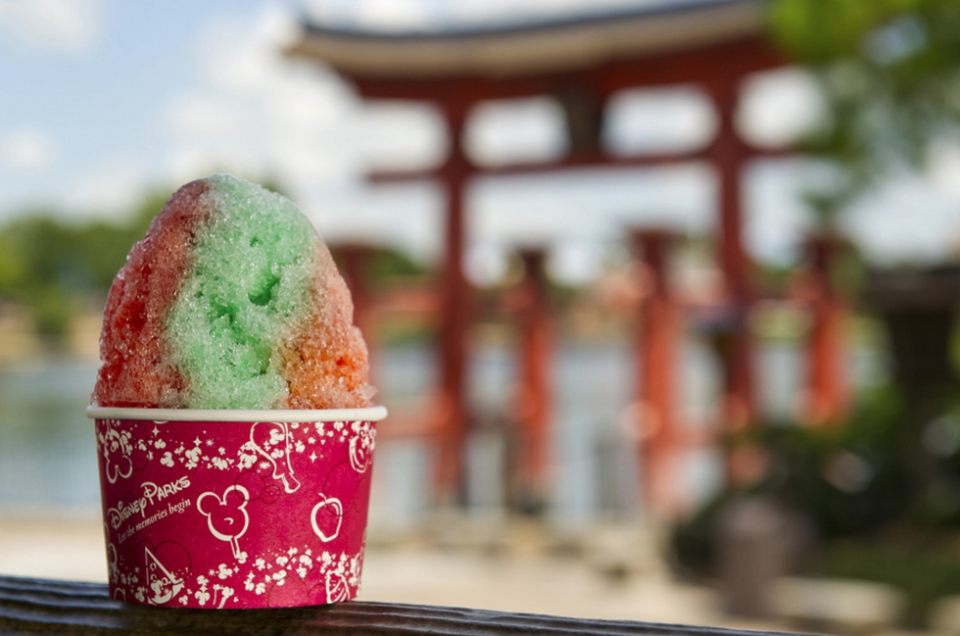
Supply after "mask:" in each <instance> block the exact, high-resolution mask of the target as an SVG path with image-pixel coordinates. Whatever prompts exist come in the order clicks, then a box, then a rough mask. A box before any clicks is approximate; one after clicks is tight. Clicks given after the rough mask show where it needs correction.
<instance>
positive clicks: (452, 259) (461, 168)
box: [436, 103, 472, 505]
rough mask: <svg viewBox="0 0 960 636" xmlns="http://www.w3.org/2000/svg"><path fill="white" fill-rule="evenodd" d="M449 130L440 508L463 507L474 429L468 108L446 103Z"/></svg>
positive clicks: (444, 175) (445, 169)
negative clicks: (467, 270)
mask: <svg viewBox="0 0 960 636" xmlns="http://www.w3.org/2000/svg"><path fill="white" fill-rule="evenodd" d="M444 106H445V109H444V114H445V116H446V118H447V123H448V125H449V127H450V154H449V156H448V158H447V161H446V163H445V164H444V165H443V167H442V168H441V169H440V176H441V178H442V179H443V183H444V185H445V186H446V189H447V210H446V227H445V228H444V244H445V245H444V247H445V248H446V254H445V261H444V267H443V282H442V285H443V300H442V317H441V327H440V331H441V333H440V404H439V405H438V414H439V422H438V425H439V427H438V439H437V454H438V457H437V465H436V471H437V473H436V487H437V493H436V495H437V500H438V503H439V504H441V505H455V504H460V503H463V500H464V496H465V488H464V486H465V466H464V450H465V445H466V440H467V431H468V428H469V414H468V412H467V399H466V365H467V328H468V325H469V320H470V308H469V304H470V290H469V289H468V287H467V280H466V278H465V277H464V274H463V253H464V248H465V245H464V244H465V237H466V228H465V225H464V213H465V210H464V198H465V194H466V185H467V181H468V180H469V177H470V173H471V171H472V167H471V165H470V163H469V161H468V160H467V157H466V155H465V154H464V151H463V143H462V137H463V126H464V122H465V120H466V115H467V110H468V107H467V105H466V104H463V105H460V104H450V103H446V104H444Z"/></svg>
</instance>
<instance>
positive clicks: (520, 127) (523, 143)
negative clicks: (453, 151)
mask: <svg viewBox="0 0 960 636" xmlns="http://www.w3.org/2000/svg"><path fill="white" fill-rule="evenodd" d="M464 143H465V145H466V148H467V152H468V154H469V155H470V156H471V157H472V158H473V159H475V160H477V161H478V162H480V163H487V164H508V163H516V162H526V161H548V160H553V159H559V158H560V157H561V156H562V155H563V154H564V152H565V151H566V147H567V132H566V127H565V125H564V120H563V111H561V109H560V106H559V105H558V104H557V103H556V101H554V100H553V99H550V98H548V97H540V98H534V99H522V100H508V101H506V100H505V101H496V102H486V103H482V104H480V105H478V106H477V107H476V108H475V109H474V110H473V112H472V113H471V117H470V120H469V122H468V125H467V129H466V131H465V140H464Z"/></svg>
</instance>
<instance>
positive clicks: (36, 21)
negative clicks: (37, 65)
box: [0, 0, 105, 53]
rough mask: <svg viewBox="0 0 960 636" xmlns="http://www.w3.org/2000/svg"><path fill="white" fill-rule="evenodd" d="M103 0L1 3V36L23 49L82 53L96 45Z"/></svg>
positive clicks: (44, 0)
mask: <svg viewBox="0 0 960 636" xmlns="http://www.w3.org/2000/svg"><path fill="white" fill-rule="evenodd" d="M104 13H105V6H104V2H103V0H2V1H0V33H3V34H4V35H6V36H7V37H8V38H9V39H10V40H12V41H14V42H17V43H18V44H20V45H21V46H26V47H29V48H33V49H39V50H42V51H54V52H60V53H83V52H85V51H88V50H89V49H90V48H91V47H92V46H93V45H94V44H95V43H96V41H97V38H98V37H99V36H100V32H101V29H102V23H103V18H104Z"/></svg>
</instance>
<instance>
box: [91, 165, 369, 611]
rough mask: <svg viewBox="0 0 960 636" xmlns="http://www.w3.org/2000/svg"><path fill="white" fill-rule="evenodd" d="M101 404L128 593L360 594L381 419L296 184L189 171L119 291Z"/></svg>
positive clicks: (104, 482)
mask: <svg viewBox="0 0 960 636" xmlns="http://www.w3.org/2000/svg"><path fill="white" fill-rule="evenodd" d="M100 357H101V362H102V364H101V367H100V370H99V373H98V376H97V383H96V387H95V388H94V391H93V396H92V401H93V404H92V405H91V406H90V407H88V408H87V416H88V417H90V418H91V419H93V420H95V422H94V426H95V432H96V438H97V460H98V468H99V473H100V492H101V505H102V509H103V519H104V539H105V544H106V556H107V573H108V580H109V586H110V594H111V596H112V597H113V598H115V599H118V600H121V601H125V602H128V603H137V604H142V605H155V606H163V607H181V608H187V609H257V608H266V607H299V606H304V605H319V604H327V603H338V602H342V601H347V600H350V599H352V598H354V597H355V596H356V595H357V593H358V590H359V586H360V576H361V571H362V568H363V557H364V541H365V537H366V528H367V509H368V503H369V497H370V483H371V474H372V472H373V453H374V448H375V446H376V434H377V422H379V421H381V420H383V419H384V418H385V417H386V415H387V411H386V409H385V408H383V407H382V406H372V405H371V403H370V400H371V398H372V396H373V394H374V389H373V388H372V387H371V386H370V385H369V383H368V371H367V367H368V363H367V349H366V345H365V344H364V342H363V338H362V337H361V335H360V332H359V330H358V329H357V328H356V327H355V326H354V325H353V303H352V302H351V300H350V293H349V291H348V290H347V287H346V285H345V284H344V281H343V279H342V278H341V277H340V275H339V273H338V272H337V268H336V265H335V264H334V262H333V259H332V258H331V256H330V252H329V250H328V249H327V246H326V245H325V244H324V242H323V240H322V239H321V238H320V235H319V234H318V233H317V232H316V230H315V229H314V228H313V226H312V225H311V224H310V222H309V221H308V220H307V218H306V216H304V214H303V213H302V212H301V211H300V209H299V208H297V206H296V205H294V204H293V203H291V202H290V201H289V200H287V199H285V198H284V197H282V196H280V195H278V194H275V193H273V192H269V191H268V190H265V189H264V188H261V187H260V186H258V185H255V184H252V183H248V182H246V181H243V180H241V179H237V178H235V177H231V176H228V175H215V176H212V177H209V178H207V179H201V180H199V181H194V182H192V183H188V184H187V185H185V186H183V187H182V188H180V189H179V190H178V191H177V192H176V193H174V195H173V196H172V197H171V198H170V200H169V201H168V202H167V204H166V205H165V206H164V208H163V210H162V211H161V212H160V214H159V215H157V217H156V218H155V219H154V220H153V222H152V223H151V225H150V229H149V231H148V232H147V235H146V236H145V237H144V239H143V240H142V241H140V242H139V243H137V244H136V245H134V246H133V248H132V249H131V250H130V254H129V256H128V257H127V263H126V265H124V266H123V268H122V269H121V270H120V272H119V273H118V274H117V277H116V279H115V280H114V282H113V286H112V287H111V289H110V294H109V296H108V298H107V305H106V309H105V311H104V320H103V331H102V334H101V338H100Z"/></svg>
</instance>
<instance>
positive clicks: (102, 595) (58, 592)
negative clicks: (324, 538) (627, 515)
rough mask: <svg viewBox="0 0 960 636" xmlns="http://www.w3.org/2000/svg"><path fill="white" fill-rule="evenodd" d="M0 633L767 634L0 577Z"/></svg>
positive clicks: (694, 635) (473, 635) (576, 635)
mask: <svg viewBox="0 0 960 636" xmlns="http://www.w3.org/2000/svg"><path fill="white" fill-rule="evenodd" d="M0 634H4V635H7V634H10V635H17V636H20V635H26V634H78V635H79V634H82V635H84V636H87V635H90V636H97V635H100V634H111V635H113V634H177V635H180V634H225V635H229V634H244V635H247V634H249V635H260V634H263V635H266V634H282V635H288V634H289V635H294V634H296V635H305V636H306V635H311V634H349V635H351V636H363V635H365V634H369V635H377V636H389V635H393V634H396V635H405V636H413V635H417V634H424V635H434V636H437V635H441V634H442V635H447V636H458V635H463V636H467V635H470V636H478V635H491V636H495V635H504V636H506V635H521V634H522V635H534V634H556V635H558V636H560V635H562V636H578V635H581V634H582V635H583V636H627V635H633V636H639V635H643V636H761V635H762V634H764V632H746V631H738V630H730V629H721V628H715V627H689V626H684V625H664V624H658V623H638V622H632V621H607V620H586V619H577V618H561V617H558V616H539V615H535V614H511V613H506V612H495V611H488V610H472V609H461V608H452V607H430V606H422V605H394V604H390V603H368V602H359V601H353V602H349V603H341V604H338V605H327V606H320V607H302V608H296V609H276V610H186V609H163V608H153V607H142V606H137V605H127V604H124V603H121V602H119V601H115V600H113V599H111V598H110V597H109V596H108V594H107V586H106V585H100V584H94V583H75V582H67V581H51V580H39V579H24V578H11V577H3V576H0Z"/></svg>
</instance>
